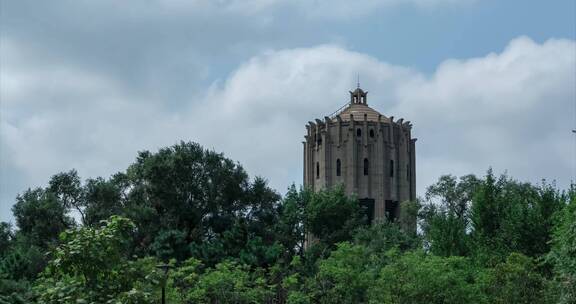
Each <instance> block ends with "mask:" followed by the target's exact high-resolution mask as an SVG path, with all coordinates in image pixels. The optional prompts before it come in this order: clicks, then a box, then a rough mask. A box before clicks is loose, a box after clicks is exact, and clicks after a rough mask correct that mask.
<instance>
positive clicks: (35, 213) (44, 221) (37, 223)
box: [12, 189, 73, 248]
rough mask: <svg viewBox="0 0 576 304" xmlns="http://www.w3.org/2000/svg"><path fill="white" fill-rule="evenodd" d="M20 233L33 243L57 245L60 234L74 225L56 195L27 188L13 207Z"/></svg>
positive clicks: (42, 246) (46, 246) (47, 245)
mask: <svg viewBox="0 0 576 304" xmlns="http://www.w3.org/2000/svg"><path fill="white" fill-rule="evenodd" d="M12 212H13V214H14V218H15V219H16V225H17V226H18V229H19V230H18V234H22V236H23V238H26V239H27V242H28V243H29V244H31V245H35V246H39V247H41V248H48V247H49V246H51V245H55V244H56V243H57V240H58V235H59V234H60V233H61V232H62V231H64V230H65V229H67V228H70V227H72V226H73V220H72V218H70V217H68V216H67V212H66V208H65V206H64V205H62V204H61V203H60V202H59V201H58V199H57V198H56V196H55V195H53V194H52V193H51V192H49V191H45V190H43V189H35V190H30V189H28V190H26V191H25V192H24V193H23V194H22V195H18V197H17V198H16V204H14V206H13V207H12Z"/></svg>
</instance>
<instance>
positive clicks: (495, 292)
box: [483, 253, 546, 304]
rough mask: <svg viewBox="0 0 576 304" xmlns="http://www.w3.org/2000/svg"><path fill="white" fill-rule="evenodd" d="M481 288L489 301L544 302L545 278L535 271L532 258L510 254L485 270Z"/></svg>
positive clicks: (521, 303) (502, 302)
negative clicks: (502, 261) (501, 261)
mask: <svg viewBox="0 0 576 304" xmlns="http://www.w3.org/2000/svg"><path fill="white" fill-rule="evenodd" d="M483 289H484V290H485V292H486V293H487V295H488V299H490V303H496V304H498V303H501V304H505V303H518V304H523V303H525V304H531V303H545V302H546V301H545V293H546V285H545V279H544V277H542V276H541V275H540V274H539V273H538V272H537V271H536V265H535V263H534V261H533V259H532V258H530V257H527V256H525V255H522V254H519V253H513V254H511V255H510V256H509V257H508V258H507V259H506V262H505V263H500V264H498V265H496V267H494V268H493V269H489V270H488V271H487V275H486V277H485V278H484V282H483Z"/></svg>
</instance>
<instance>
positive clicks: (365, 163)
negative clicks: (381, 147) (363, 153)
mask: <svg viewBox="0 0 576 304" xmlns="http://www.w3.org/2000/svg"><path fill="white" fill-rule="evenodd" d="M364 175H368V159H367V158H365V159H364Z"/></svg>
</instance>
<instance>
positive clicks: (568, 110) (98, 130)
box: [0, 37, 576, 217]
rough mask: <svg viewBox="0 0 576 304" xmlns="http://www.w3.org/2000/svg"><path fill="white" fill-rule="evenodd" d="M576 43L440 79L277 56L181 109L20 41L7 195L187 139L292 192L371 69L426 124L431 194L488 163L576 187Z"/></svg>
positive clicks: (4, 132)
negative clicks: (317, 144)
mask: <svg viewBox="0 0 576 304" xmlns="http://www.w3.org/2000/svg"><path fill="white" fill-rule="evenodd" d="M575 45H576V44H575V42H574V41H569V40H554V39H552V40H549V41H547V42H545V43H543V44H538V43H535V42H533V41H532V40H530V39H529V38H526V37H520V38H517V39H514V40H512V41H511V42H510V43H509V45H508V47H507V48H506V49H505V50H504V51H502V52H501V53H494V54H489V55H487V56H484V57H479V58H473V59H468V60H459V61H458V60H448V61H446V62H444V63H443V64H441V65H440V66H439V67H438V69H437V71H436V72H435V73H434V74H433V75H431V76H426V75H424V74H422V73H420V72H418V71H415V70H413V69H409V68H406V67H401V66H395V65H392V64H389V63H386V62H382V61H379V60H377V59H375V58H373V57H371V56H367V55H365V54H361V53H356V52H351V51H348V50H346V49H344V48H342V47H339V46H335V45H321V46H317V47H312V48H299V49H287V50H277V51H268V52H265V53H263V54H261V55H259V56H255V57H253V58H252V59H250V60H248V61H247V62H245V63H244V64H242V65H241V66H239V67H238V68H237V69H236V71H235V72H233V73H231V74H230V76H229V77H228V78H226V79H224V80H222V81H219V82H215V83H214V84H213V85H212V86H211V87H210V89H208V90H207V93H205V94H201V95H197V96H196V97H194V98H191V100H190V106H189V108H188V109H185V110H183V111H182V112H180V113H177V114H175V113H173V112H171V111H168V110H166V109H164V108H162V107H160V105H161V103H160V102H158V101H157V100H148V99H142V98H140V96H134V95H132V94H131V93H128V92H129V90H126V89H125V88H124V87H123V86H122V83H118V82H115V81H111V80H109V79H108V78H107V77H105V76H104V75H100V74H95V73H92V72H89V71H86V70H82V69H78V68H75V67H73V66H66V65H58V66H40V65H37V64H35V63H34V62H33V60H27V59H30V58H20V59H19V60H12V59H17V58H18V56H24V57H26V53H25V52H22V51H21V49H20V48H19V46H18V45H17V44H14V43H13V44H12V49H14V50H16V51H15V52H5V53H3V54H2V56H1V57H2V60H3V61H2V64H3V68H2V69H1V70H0V78H1V79H2V88H1V90H0V93H1V99H2V103H1V104H0V107H1V109H0V110H1V111H0V112H1V113H2V120H1V127H0V134H1V137H0V140H1V142H0V149H1V151H0V152H1V153H0V157H1V158H2V168H3V170H2V171H3V173H2V185H3V188H5V190H4V189H3V191H2V192H3V194H2V200H3V204H5V203H11V202H12V201H13V197H14V195H15V193H16V192H20V191H22V190H24V189H25V188H26V187H29V186H35V185H42V184H44V183H46V182H47V180H48V178H49V176H50V175H51V174H54V173H57V172H59V171H63V170H68V169H70V168H73V167H74V168H77V169H78V171H79V173H80V174H81V175H82V176H84V177H93V176H98V175H103V176H107V175H110V174H112V173H114V172H116V171H118V170H123V169H125V168H126V166H127V165H128V164H129V163H130V162H131V161H132V160H133V159H134V157H135V155H136V151H138V150H142V149H152V150H155V149H156V148H158V147H160V146H165V145H170V144H173V143H176V142H177V141H179V140H192V141H197V142H199V143H201V144H202V145H204V146H205V147H207V148H214V149H215V150H217V151H223V152H225V153H226V155H227V156H228V157H231V158H232V159H235V160H238V161H240V162H241V163H242V164H243V165H245V167H246V169H247V170H248V171H249V173H250V174H252V175H254V174H258V175H262V176H264V177H266V178H268V179H269V180H270V182H271V184H272V185H273V186H274V187H276V188H277V189H278V190H279V191H280V192H284V191H285V189H286V187H287V186H288V185H289V184H290V183H291V182H296V183H300V182H301V179H302V173H301V170H302V168H301V166H302V145H301V143H300V142H301V141H302V139H303V135H304V131H305V128H304V125H305V124H306V122H307V121H309V120H313V119H314V118H322V117H323V116H325V115H329V114H330V113H331V112H332V111H334V110H336V109H337V108H339V107H340V106H341V105H343V104H344V103H346V102H347V101H348V93H347V91H348V90H349V89H351V88H352V87H353V86H354V84H355V78H356V74H357V73H360V75H361V79H362V86H363V87H364V88H366V89H367V90H368V91H370V93H369V95H368V102H369V104H370V105H371V106H373V107H374V108H376V109H378V110H379V111H381V112H382V113H383V114H385V115H393V116H395V117H397V118H398V117H404V118H406V119H408V120H411V121H412V122H413V124H414V133H415V135H416V136H418V137H419V141H418V142H417V153H418V155H417V167H418V184H419V191H420V193H422V190H423V189H424V187H425V186H427V185H429V184H430V183H432V182H433V181H434V180H435V179H436V178H437V177H438V176H439V175H440V174H446V173H453V174H466V173H477V174H482V173H483V172H484V171H485V170H486V169H487V168H488V166H493V167H494V169H495V170H497V172H498V171H503V170H508V171H509V172H510V173H511V174H512V175H513V176H514V177H517V178H519V179H523V180H524V179H529V180H532V181H536V180H537V179H539V178H548V179H557V180H558V181H559V182H560V184H561V185H566V184H567V183H568V181H569V179H570V178H571V175H572V172H571V169H570V168H574V166H575V164H574V162H573V160H574V157H572V156H573V155H574V150H573V149H574V147H573V146H571V143H573V138H571V137H572V136H573V135H572V134H570V128H573V126H574V123H575V120H576V118H575V113H574V104H575V98H576V94H575V88H574V83H575V82H576V79H575V77H576V71H574V69H575V66H576V59H575V54H576V53H575ZM17 54H18V56H17ZM5 83H6V84H10V85H9V86H7V87H4V84H5ZM4 169H6V170H4ZM7 170H9V171H10V172H8V171H7ZM572 170H573V169H572ZM11 176H18V177H19V179H18V182H16V181H11V180H9V179H10V178H11ZM6 185H9V187H10V188H9V189H6V187H7V186H6ZM3 213H6V210H4V211H3ZM4 217H6V215H5V216H4Z"/></svg>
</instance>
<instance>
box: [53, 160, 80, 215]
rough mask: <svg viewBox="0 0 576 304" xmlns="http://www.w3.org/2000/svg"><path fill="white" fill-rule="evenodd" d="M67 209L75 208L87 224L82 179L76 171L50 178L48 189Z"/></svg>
mask: <svg viewBox="0 0 576 304" xmlns="http://www.w3.org/2000/svg"><path fill="white" fill-rule="evenodd" d="M47 190H48V191H49V192H50V193H52V194H53V195H54V196H55V197H56V198H57V199H58V201H59V202H60V203H61V204H62V206H64V208H66V209H72V208H74V209H75V210H76V211H77V212H78V213H79V214H80V216H81V219H82V223H83V224H84V223H86V220H85V217H84V208H85V200H84V199H83V189H82V186H81V182H80V177H79V176H78V172H76V170H70V171H68V172H62V173H58V174H56V175H54V176H52V178H50V185H49V187H48V189H47Z"/></svg>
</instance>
